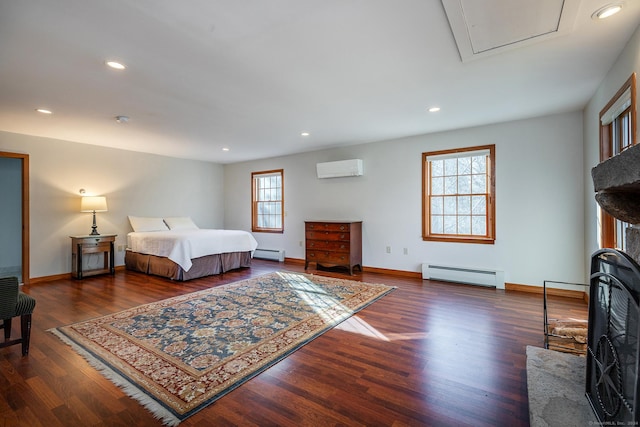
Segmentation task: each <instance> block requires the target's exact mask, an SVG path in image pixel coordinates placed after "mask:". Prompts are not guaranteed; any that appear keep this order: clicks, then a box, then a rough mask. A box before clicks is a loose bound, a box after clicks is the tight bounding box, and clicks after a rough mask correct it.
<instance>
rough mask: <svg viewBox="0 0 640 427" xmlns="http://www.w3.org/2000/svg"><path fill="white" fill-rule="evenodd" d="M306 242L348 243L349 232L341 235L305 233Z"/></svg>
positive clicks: (339, 233) (323, 232)
mask: <svg viewBox="0 0 640 427" xmlns="http://www.w3.org/2000/svg"><path fill="white" fill-rule="evenodd" d="M304 237H305V238H306V239H307V240H345V241H349V239H350V234H349V232H345V233H341V232H336V231H307V232H306V233H305V234H304Z"/></svg>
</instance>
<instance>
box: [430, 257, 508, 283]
mask: <svg viewBox="0 0 640 427" xmlns="http://www.w3.org/2000/svg"><path fill="white" fill-rule="evenodd" d="M422 278H423V279H431V280H442V281H445V282H454V283H465V284H469V285H480V286H489V287H495V288H496V289H504V272H503V271H501V270H493V269H487V268H476V267H461V266H453V265H443V264H433V263H423V264H422Z"/></svg>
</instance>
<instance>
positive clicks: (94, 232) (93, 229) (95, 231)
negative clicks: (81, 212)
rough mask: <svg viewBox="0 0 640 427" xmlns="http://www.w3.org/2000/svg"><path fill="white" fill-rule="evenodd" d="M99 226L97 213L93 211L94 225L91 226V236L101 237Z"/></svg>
mask: <svg viewBox="0 0 640 427" xmlns="http://www.w3.org/2000/svg"><path fill="white" fill-rule="evenodd" d="M99 235H100V233H98V226H97V225H96V211H93V225H92V226H91V233H90V234H89V236H99Z"/></svg>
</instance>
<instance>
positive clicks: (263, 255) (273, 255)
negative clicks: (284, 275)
mask: <svg viewBox="0 0 640 427" xmlns="http://www.w3.org/2000/svg"><path fill="white" fill-rule="evenodd" d="M253 257H254V258H259V259H268V260H270V261H279V262H284V250H283V249H256V250H255V251H254V252H253Z"/></svg>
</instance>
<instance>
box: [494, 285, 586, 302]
mask: <svg viewBox="0 0 640 427" xmlns="http://www.w3.org/2000/svg"><path fill="white" fill-rule="evenodd" d="M504 288H505V290H507V291H517V292H529V293H534V294H540V295H542V293H543V290H544V289H543V287H542V286H533V285H519V284H517V283H505V284H504ZM547 295H554V296H558V297H567V298H576V299H581V300H584V301H588V299H589V295H587V293H586V292H583V291H574V290H571V289H558V288H549V287H547Z"/></svg>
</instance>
